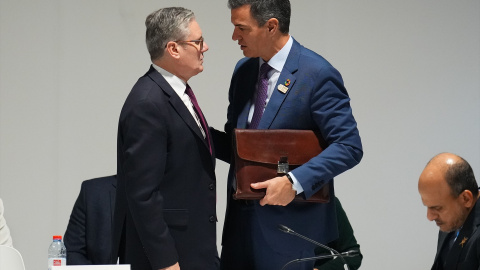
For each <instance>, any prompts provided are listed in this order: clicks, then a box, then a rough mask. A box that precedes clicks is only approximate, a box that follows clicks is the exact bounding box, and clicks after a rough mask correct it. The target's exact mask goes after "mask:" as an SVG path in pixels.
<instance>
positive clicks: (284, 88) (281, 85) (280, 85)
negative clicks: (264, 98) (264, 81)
mask: <svg viewBox="0 0 480 270" xmlns="http://www.w3.org/2000/svg"><path fill="white" fill-rule="evenodd" d="M277 89H278V91H280V92H282V93H284V94H285V93H286V92H287V91H288V87H286V86H285V85H283V84H279V85H278V87H277Z"/></svg>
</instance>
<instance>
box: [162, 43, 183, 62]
mask: <svg viewBox="0 0 480 270" xmlns="http://www.w3.org/2000/svg"><path fill="white" fill-rule="evenodd" d="M165 53H168V54H170V55H171V56H172V57H173V58H179V57H180V53H179V51H178V43H176V42H173V41H169V42H168V43H167V47H166V48H165Z"/></svg>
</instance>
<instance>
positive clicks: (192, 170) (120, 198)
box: [112, 8, 218, 270]
mask: <svg viewBox="0 0 480 270" xmlns="http://www.w3.org/2000/svg"><path fill="white" fill-rule="evenodd" d="M145 25H146V27H147V31H146V32H147V33H146V41H147V48H148V51H149V53H150V58H151V60H152V66H151V67H150V70H149V71H148V72H147V73H146V74H145V75H144V76H142V77H141V78H140V79H139V80H138V81H137V83H136V84H135V86H134V87H133V89H132V90H131V92H130V94H129V95H128V97H127V99H126V101H125V104H124V106H123V108H122V112H121V114H120V119H119V125H118V139H117V146H118V148H117V179H118V185H117V197H116V202H115V216H114V218H115V222H114V232H113V233H114V236H113V241H114V244H113V254H114V255H116V254H119V256H120V263H129V264H131V268H132V270H157V269H168V270H170V269H172V270H178V269H182V270H205V269H215V268H216V265H217V263H218V254H217V248H216V222H217V217H216V191H215V189H216V188H215V186H216V182H215V155H214V149H213V142H212V141H211V135H210V132H209V129H208V124H207V122H206V120H205V117H204V115H203V114H202V112H201V109H200V107H199V105H198V102H197V100H196V98H195V96H194V95H193V91H192V89H191V88H190V86H189V85H188V84H187V82H188V80H189V79H190V78H191V77H193V76H195V75H197V74H198V73H200V72H202V71H203V54H204V52H206V51H207V50H208V45H207V43H205V42H204V40H203V36H202V30H201V29H200V26H199V24H198V23H197V21H196V20H195V16H194V14H193V12H192V11H190V10H188V9H185V8H163V9H160V10H158V11H155V12H153V13H152V14H150V15H149V16H148V17H147V19H146V22H145ZM112 261H113V262H114V261H115V259H114V258H113V259H112Z"/></svg>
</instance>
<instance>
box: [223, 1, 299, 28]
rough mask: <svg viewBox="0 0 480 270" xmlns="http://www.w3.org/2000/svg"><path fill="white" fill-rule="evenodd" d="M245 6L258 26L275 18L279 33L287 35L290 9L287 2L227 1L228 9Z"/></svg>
mask: <svg viewBox="0 0 480 270" xmlns="http://www.w3.org/2000/svg"><path fill="white" fill-rule="evenodd" d="M245 5H249V6H250V12H251V14H252V17H253V18H254V19H255V20H256V21H257V23H258V26H262V25H264V24H265V23H266V22H267V21H268V20H270V19H271V18H275V19H277V20H278V24H279V30H280V32H282V33H283V34H288V31H290V16H291V13H292V9H291V7H290V1H289V0H228V8H230V9H236V8H239V7H242V6H245Z"/></svg>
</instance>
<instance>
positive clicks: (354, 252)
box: [282, 250, 360, 270]
mask: <svg viewBox="0 0 480 270" xmlns="http://www.w3.org/2000/svg"><path fill="white" fill-rule="evenodd" d="M340 254H341V255H342V256H344V257H353V256H357V255H359V254H360V251H358V250H349V251H345V252H342V253H340ZM337 256H338V255H337V254H330V255H319V256H315V257H308V258H302V259H295V260H291V261H289V262H288V263H286V264H285V265H284V266H283V267H282V270H283V269H285V268H286V267H287V266H288V265H290V264H292V263H297V262H307V261H316V260H320V259H329V258H334V257H337Z"/></svg>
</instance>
